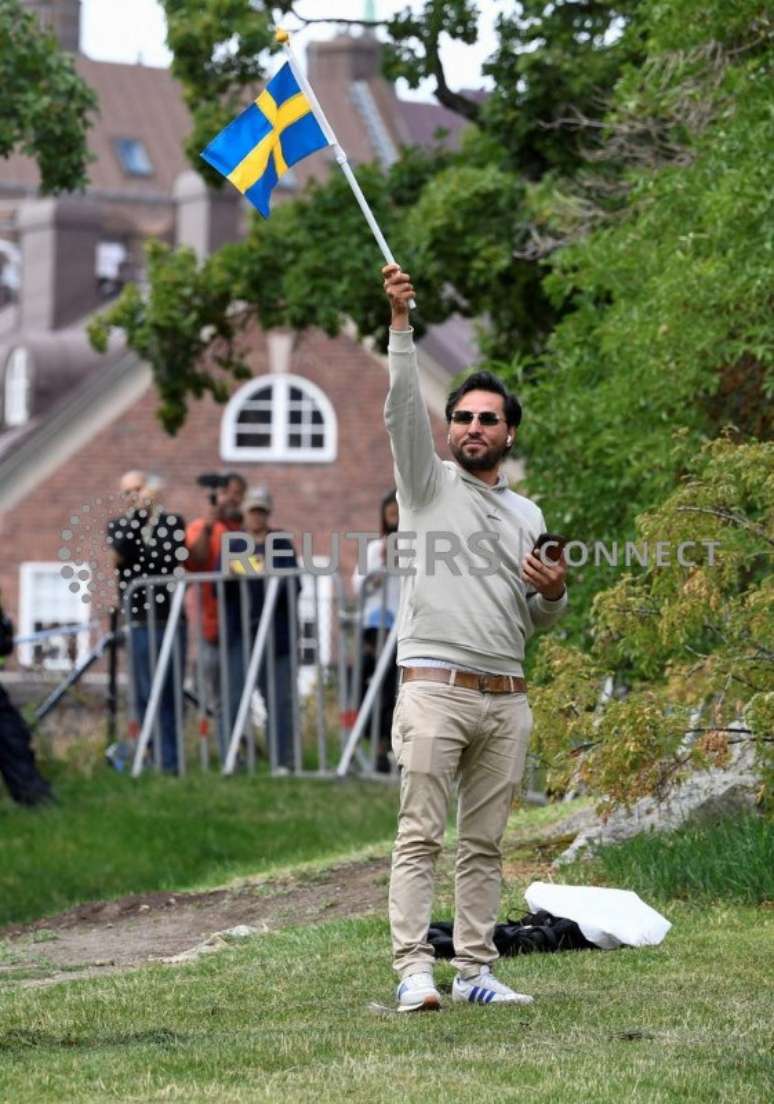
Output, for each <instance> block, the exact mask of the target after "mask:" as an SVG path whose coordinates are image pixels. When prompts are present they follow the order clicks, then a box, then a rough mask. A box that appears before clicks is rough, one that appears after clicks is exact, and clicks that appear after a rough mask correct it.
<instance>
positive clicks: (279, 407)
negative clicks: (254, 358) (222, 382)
mask: <svg viewBox="0 0 774 1104" xmlns="http://www.w3.org/2000/svg"><path fill="white" fill-rule="evenodd" d="M262 387H271V389H272V395H271V414H272V417H271V444H270V445H266V446H264V447H260V448H259V447H255V446H252V447H251V446H246V445H237V443H236V440H237V433H238V432H244V427H241V429H240V426H239V423H238V422H237V417H238V416H239V413H240V411H241V410H242V407H243V406H244V404H245V402H246V401H247V399H248V398H249V396H250V395H252V394H253V393H254V392H255V391H258V390H259V389H260V388H262ZM291 387H297V388H298V389H299V390H300V391H301V392H302V393H303V395H304V397H305V398H308V399H311V401H312V402H313V403H314V404H315V405H316V406H317V408H318V409H319V411H320V413H321V414H322V419H323V420H322V425H320V426H319V427H316V428H315V432H318V431H319V432H321V433H322V435H323V440H324V444H323V447H322V448H291V447H290V445H289V444H288V437H289V434H290V433H292V432H296V427H294V426H291V425H290V422H289V406H290V389H291ZM259 426H260V423H257V424H256V431H257V432H260V428H259ZM337 454H338V421H337V418H336V411H335V410H334V408H333V403H332V402H331V401H330V399H329V398H328V396H327V395H326V394H325V392H324V391H322V390H321V389H320V388H319V387H318V386H317V384H315V383H312V382H311V380H308V379H304V377H303V376H294V375H290V374H289V373H286V372H282V373H270V374H269V375H265V376H256V377H255V378H254V379H251V380H250V381H249V383H246V384H244V386H242V387H240V388H239V390H238V391H237V392H236V394H234V395H232V397H231V399H230V400H229V402H228V405H227V406H226V409H225V410H224V412H223V418H222V420H221V423H220V455H221V459H223V460H236V461H246V462H249V461H264V462H265V461H267V460H270V461H275V462H276V461H279V462H281V463H283V464H330V463H332V462H333V461H334V460H335V459H336V456H337Z"/></svg>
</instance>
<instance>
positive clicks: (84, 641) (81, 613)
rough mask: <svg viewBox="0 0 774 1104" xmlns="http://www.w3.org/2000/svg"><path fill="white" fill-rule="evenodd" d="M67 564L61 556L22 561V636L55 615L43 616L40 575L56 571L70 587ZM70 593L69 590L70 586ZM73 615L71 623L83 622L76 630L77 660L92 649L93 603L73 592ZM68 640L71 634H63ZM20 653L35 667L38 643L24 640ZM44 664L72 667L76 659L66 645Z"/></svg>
mask: <svg viewBox="0 0 774 1104" xmlns="http://www.w3.org/2000/svg"><path fill="white" fill-rule="evenodd" d="M64 566H65V564H64V563H63V562H62V561H59V560H30V561H27V562H26V563H22V564H20V565H19V636H32V634H33V633H34V632H35V622H36V621H46V620H53V619H54V618H53V617H52V618H46V617H45V616H41V611H40V607H39V605H38V604H37V603H36V601H35V598H36V594H35V581H36V577H39V576H41V575H44V574H46V575H56V576H57V577H58V578H59V580H60V582H61V584H62V588H63V589H65V590H68V583H67V580H66V579H64V578H62V575H61V571H62V568H63V567H64ZM69 566H70V567H72V568H73V570H76V571H81V570H83V567H84V566H88V565H84V564H77V565H76V564H70V565H69ZM68 593H69V590H68ZM72 609H73V616H72V618H71V619H70V621H69V622H68V623H69V624H71V625H83V626H84V629H83V632H79V633H77V634H76V637H75V639H76V662H77V663H80V662H82V661H83V660H84V659H85V658H86V656H87V655H88V652H89V643H90V633H89V628H88V625H89V622H90V620H91V615H92V609H91V605H90V604H89V603H87V602H82V601H81V597H80V594H76V595H73V600H72ZM50 639H51V640H53V641H56V640H57V637H56V636H52V637H51V638H50ZM59 640H61V641H62V643H63V644H64V643H65V642H66V640H67V637H65V636H62V637H60V638H59ZM17 656H18V660H19V663H20V664H21V665H22V667H32V665H33V663H34V662H35V643H34V642H33V641H30V642H29V643H28V644H20V645H19V647H18V650H17ZM43 667H44V668H46V669H47V670H49V671H68V670H70V668H71V667H72V661H71V660H70V659H69V658H68V656H67V651H66V648H63V654H62V655H61V656H54V657H49V658H48V659H44V660H43Z"/></svg>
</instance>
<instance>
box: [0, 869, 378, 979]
mask: <svg viewBox="0 0 774 1104" xmlns="http://www.w3.org/2000/svg"><path fill="white" fill-rule="evenodd" d="M388 871H389V862H388V860H387V859H374V860H370V861H365V862H350V863H342V864H340V865H335V866H331V867H329V868H327V869H326V870H324V871H322V872H321V873H319V874H313V875H310V874H306V875H303V876H301V877H298V878H295V877H294V878H289V877H285V878H280V879H276V880H262V881H260V882H258V883H255V884H243V885H240V886H239V887H238V888H234V889H218V890H213V891H211V892H208V893H169V892H167V893H142V894H130V895H129V896H127V897H121V898H119V899H118V900H116V901H94V902H90V903H88V904H85V905H80V906H78V907H77V908H72V909H68V910H67V912H62V913H60V914H59V915H58V916H50V917H47V918H46V919H43V920H37V921H35V922H34V923H32V924H14V925H11V926H10V927H6V928H4V929H0V982H2V981H3V980H4V979H5V980H8V981H10V980H19V979H21V978H22V977H23V976H24V975H27V976H28V977H29V981H28V984H38V985H39V984H41V983H50V982H51V981H58V980H62V979H63V978H64V977H68V978H73V977H76V976H92V975H93V974H94V973H97V972H99V973H106V972H111V971H112V970H117V969H127V968H129V967H132V966H139V965H144V964H146V963H148V962H153V961H154V960H158V959H162V958H168V957H171V956H172V955H176V954H180V953H181V952H183V951H187V950H190V949H191V948H192V947H195V946H196V945H197V944H199V943H201V942H202V941H204V940H206V939H207V938H208V937H210V936H211V935H212V934H213V933H214V932H221V931H226V930H228V929H229V928H234V927H236V926H237V925H242V924H247V925H250V926H251V927H254V928H257V929H258V931H260V932H269V931H275V930H277V929H278V928H284V927H289V926H292V925H296V924H314V923H318V922H321V921H323V920H329V919H342V918H345V917H350V916H363V915H365V914H367V913H369V912H374V911H382V912H384V911H386V902H387V876H388ZM41 975H43V976H41Z"/></svg>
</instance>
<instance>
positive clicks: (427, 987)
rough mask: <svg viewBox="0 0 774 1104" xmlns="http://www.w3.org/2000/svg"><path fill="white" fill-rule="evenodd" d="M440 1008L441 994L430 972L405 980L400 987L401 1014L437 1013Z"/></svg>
mask: <svg viewBox="0 0 774 1104" xmlns="http://www.w3.org/2000/svg"><path fill="white" fill-rule="evenodd" d="M440 1007H441V994H440V993H439V992H438V990H437V989H436V987H435V982H434V981H433V975H432V974H431V973H430V971H429V970H427V971H424V972H423V973H420V974H409V976H408V977H406V978H403V980H402V981H401V983H400V985H399V986H398V1011H399V1012H437V1011H438V1009H439V1008H440Z"/></svg>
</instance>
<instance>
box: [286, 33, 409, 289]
mask: <svg viewBox="0 0 774 1104" xmlns="http://www.w3.org/2000/svg"><path fill="white" fill-rule="evenodd" d="M274 37H275V39H276V41H277V42H279V44H280V45H281V46H282V48H283V50H284V51H285V54H286V56H287V59H288V65H289V66H290V70H291V72H292V73H293V76H294V77H295V78H296V80H297V81H298V87H299V88H301V89H303V91H304V93H305V94H306V97H307V99H308V100H309V103H310V105H311V107H312V111H313V113H314V117H315V118H316V119H317V122H318V123H319V124H320V128H321V130H322V132H323V134H324V135H325V137H326V138H327V139H328V141H329V142H330V144H331V145H332V146H333V153H334V157H335V158H336V164H337V165H338V166H339V168H340V169H341V171H342V172H343V173H344V176H345V177H346V178H347V183H348V184H349V186H350V188H351V189H352V192H353V194H354V196H355V199H356V200H357V201H358V203H359V205H360V210H361V211H362V212H363V215H364V216H365V220H366V222H367V223H368V225H369V226H370V228H371V233H372V234H373V236H374V237H375V238H376V243H377V245H378V246H379V248H380V249H381V251H382V256H383V257H384V259H385V261H386V262H387V264H388V265H394V264H397V262H396V260H395V258H394V257H393V255H392V250H391V249H390V247H389V245H388V244H387V241H386V239H385V237H384V234H383V233H382V231H381V229H380V227H379V223H378V222H377V221H376V219H375V218H374V213H373V211H372V210H371V208H370V207H369V206H368V200H367V199H366V197H365V196H364V195H363V190H362V188H361V187H360V185H359V184H358V182H357V177H356V176H355V174H354V172H353V171H352V166H351V165H350V163H349V159H348V158H347V155H346V153H345V152H344V150H343V149H342V148H341V146H340V145H339V143H338V141H337V140H336V135H335V134H334V133H333V128H332V127H331V124H330V123H329V122H328V120H327V119H326V117H325V112H324V111H323V109H322V107H321V106H320V102H319V100H318V99H317V97H316V96H315V94H314V89H313V88H312V86H311V84H310V83H309V81H308V80H307V79H306V74H305V73H304V72H303V70H302V69H301V66H300V65H299V64H298V62H297V61H296V56H295V54H294V53H293V48H292V46H291V45H290V35H289V34H288V32H287V31H285V30H283V29H282V28H281V27H278V28H277V31H276V32H275V35H274ZM409 307H410V308H411V310H413V309H414V308H415V307H416V303H415V302H414V300H413V299H412V300H411V301H410V302H409Z"/></svg>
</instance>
